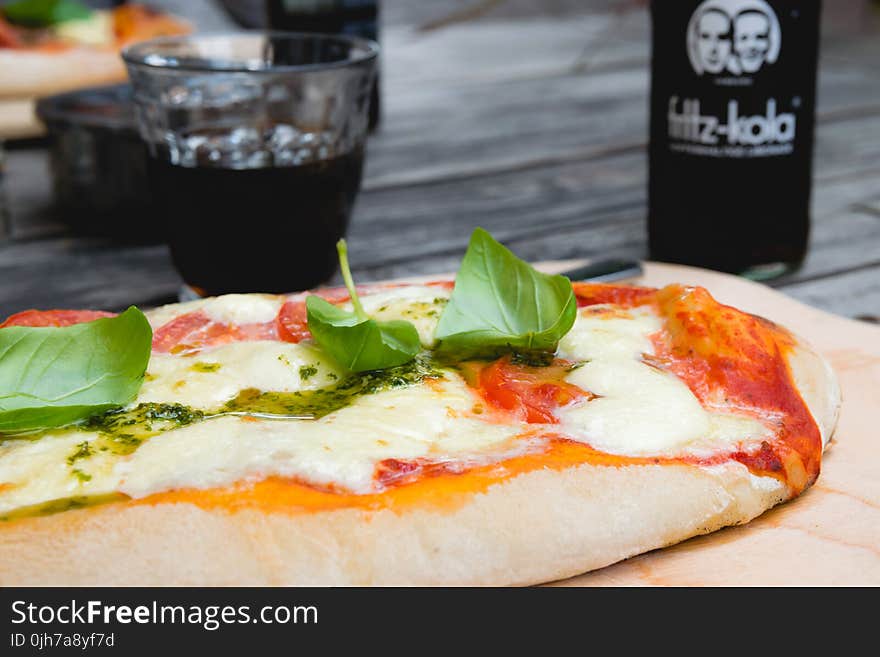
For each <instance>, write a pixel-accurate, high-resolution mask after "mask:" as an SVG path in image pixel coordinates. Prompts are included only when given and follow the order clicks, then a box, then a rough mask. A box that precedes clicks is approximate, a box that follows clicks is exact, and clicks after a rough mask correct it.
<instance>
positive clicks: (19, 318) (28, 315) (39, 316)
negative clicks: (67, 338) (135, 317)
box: [0, 310, 116, 328]
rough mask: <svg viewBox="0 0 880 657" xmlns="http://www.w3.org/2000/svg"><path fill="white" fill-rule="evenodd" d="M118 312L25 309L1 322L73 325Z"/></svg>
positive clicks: (1, 326)
mask: <svg viewBox="0 0 880 657" xmlns="http://www.w3.org/2000/svg"><path fill="white" fill-rule="evenodd" d="M115 316H116V313H107V312H104V311H103V310H24V311H22V312H20V313H16V314H14V315H12V316H10V317H9V318H8V319H7V320H6V321H5V322H3V323H2V324H0V328H4V327H7V326H36V327H39V326H73V325H74V324H83V323H85V322H91V321H94V320H96V319H101V318H102V317H115Z"/></svg>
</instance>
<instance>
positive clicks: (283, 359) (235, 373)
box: [138, 341, 344, 410]
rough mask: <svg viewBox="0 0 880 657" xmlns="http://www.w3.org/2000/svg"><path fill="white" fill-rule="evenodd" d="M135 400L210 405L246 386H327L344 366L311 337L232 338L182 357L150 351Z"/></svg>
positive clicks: (282, 389)
mask: <svg viewBox="0 0 880 657" xmlns="http://www.w3.org/2000/svg"><path fill="white" fill-rule="evenodd" d="M147 372H148V374H149V376H148V377H147V380H146V381H145V382H144V385H143V387H142V388H141V391H140V394H139V395H138V402H169V403H172V402H176V403H180V404H184V405H186V406H192V407H193V408H198V409H204V410H213V409H217V408H219V407H220V406H221V405H222V404H223V403H225V402H227V401H229V400H230V399H232V398H233V397H235V396H236V395H237V394H238V393H239V392H240V391H242V390H244V389H246V388H256V389H258V390H271V391H274V392H296V391H298V390H311V389H315V388H322V387H324V386H329V385H332V384H333V383H335V382H336V381H338V380H339V379H340V378H341V377H342V376H344V374H343V372H342V371H341V370H340V369H339V368H338V367H337V365H336V364H335V363H334V361H333V360H332V359H330V358H328V357H327V356H326V355H325V354H324V353H323V352H322V351H321V350H320V349H318V348H317V347H316V346H315V345H314V344H313V343H312V342H310V341H309V342H300V343H299V344H290V343H287V342H270V341H257V342H234V343H231V344H226V345H223V346H220V347H216V348H214V349H206V350H204V351H202V352H200V353H199V354H197V355H195V356H190V357H182V356H177V355H172V354H158V353H154V354H153V355H152V357H151V358H150V365H149V367H148V368H147Z"/></svg>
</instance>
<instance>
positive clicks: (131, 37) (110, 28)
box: [0, 0, 192, 138]
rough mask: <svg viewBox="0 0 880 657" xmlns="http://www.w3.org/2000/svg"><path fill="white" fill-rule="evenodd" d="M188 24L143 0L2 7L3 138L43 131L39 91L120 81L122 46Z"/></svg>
mask: <svg viewBox="0 0 880 657" xmlns="http://www.w3.org/2000/svg"><path fill="white" fill-rule="evenodd" d="M191 30H192V27H191V25H190V24H189V23H188V22H186V21H184V20H182V19H180V18H178V17H176V16H173V15H171V14H168V13H166V12H164V11H161V10H157V9H153V8H151V7H149V6H147V5H142V4H124V5H121V6H116V7H111V8H93V7H91V6H88V5H86V4H84V3H81V2H78V1H77V0H15V1H14V2H8V3H5V4H3V5H2V6H0V138H4V137H5V138H14V137H30V136H38V135H40V134H41V133H42V126H41V125H40V123H39V122H38V121H37V119H36V117H35V115H34V111H33V110H34V99H35V98H37V97H39V96H45V95H48V94H53V93H59V92H63V91H69V90H72V89H79V88H83V87H89V86H94V85H101V84H109V83H114V82H122V81H124V80H125V79H126V73H125V67H124V65H123V63H122V59H121V58H120V57H119V51H120V50H121V49H122V48H123V47H125V46H127V45H129V44H131V43H135V42H138V41H143V40H146V39H152V38H155V37H159V36H167V35H175V34H186V33H188V32H190V31H191Z"/></svg>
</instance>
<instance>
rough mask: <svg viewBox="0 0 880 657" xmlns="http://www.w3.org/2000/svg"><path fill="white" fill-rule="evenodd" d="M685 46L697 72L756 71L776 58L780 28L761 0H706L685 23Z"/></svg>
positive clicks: (733, 72) (779, 45)
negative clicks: (686, 26) (686, 25)
mask: <svg viewBox="0 0 880 657" xmlns="http://www.w3.org/2000/svg"><path fill="white" fill-rule="evenodd" d="M687 47H688V56H689V57H690V60H691V66H693V67H694V71H696V73H697V75H703V74H704V73H711V74H713V75H717V74H719V73H725V72H726V73H729V74H732V75H743V74H744V73H757V72H758V71H759V70H760V69H761V67H762V66H763V65H764V64H765V63H767V64H774V63H775V62H776V60H777V59H778V58H779V50H780V48H781V47H782V30H781V29H780V28H779V20H778V19H777V18H776V14H775V13H774V11H773V8H772V7H770V5H768V4H767V3H766V2H764V0H706V1H705V2H704V3H703V4H701V5H700V6H699V7H697V10H696V11H695V12H694V14H693V16H691V20H690V22H689V23H688V30H687Z"/></svg>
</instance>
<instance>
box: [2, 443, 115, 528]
mask: <svg viewBox="0 0 880 657" xmlns="http://www.w3.org/2000/svg"><path fill="white" fill-rule="evenodd" d="M95 437H97V436H96V435H95V434H88V433H85V432H79V431H66V432H65V431H62V432H57V433H50V434H45V435H43V436H41V437H40V439H39V440H28V439H26V438H20V439H15V440H7V441H5V442H4V443H3V444H2V445H0V514H4V513H8V512H10V511H13V510H15V509H19V508H22V507H29V506H34V505H37V504H42V503H45V502H49V501H52V500H60V499H65V498H71V497H80V496H85V495H105V494H109V493H113V492H114V491H117V490H118V487H119V485H120V483H121V482H120V480H119V477H118V475H116V474H115V473H114V465H115V463H116V457H115V456H114V455H112V454H109V453H107V452H95V453H94V454H92V455H91V456H89V457H88V458H83V459H79V460H73V461H71V459H72V457H73V456H74V455H75V454H76V453H77V452H78V451H79V446H80V445H82V443H83V442H87V441H89V439H92V438H95Z"/></svg>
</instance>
